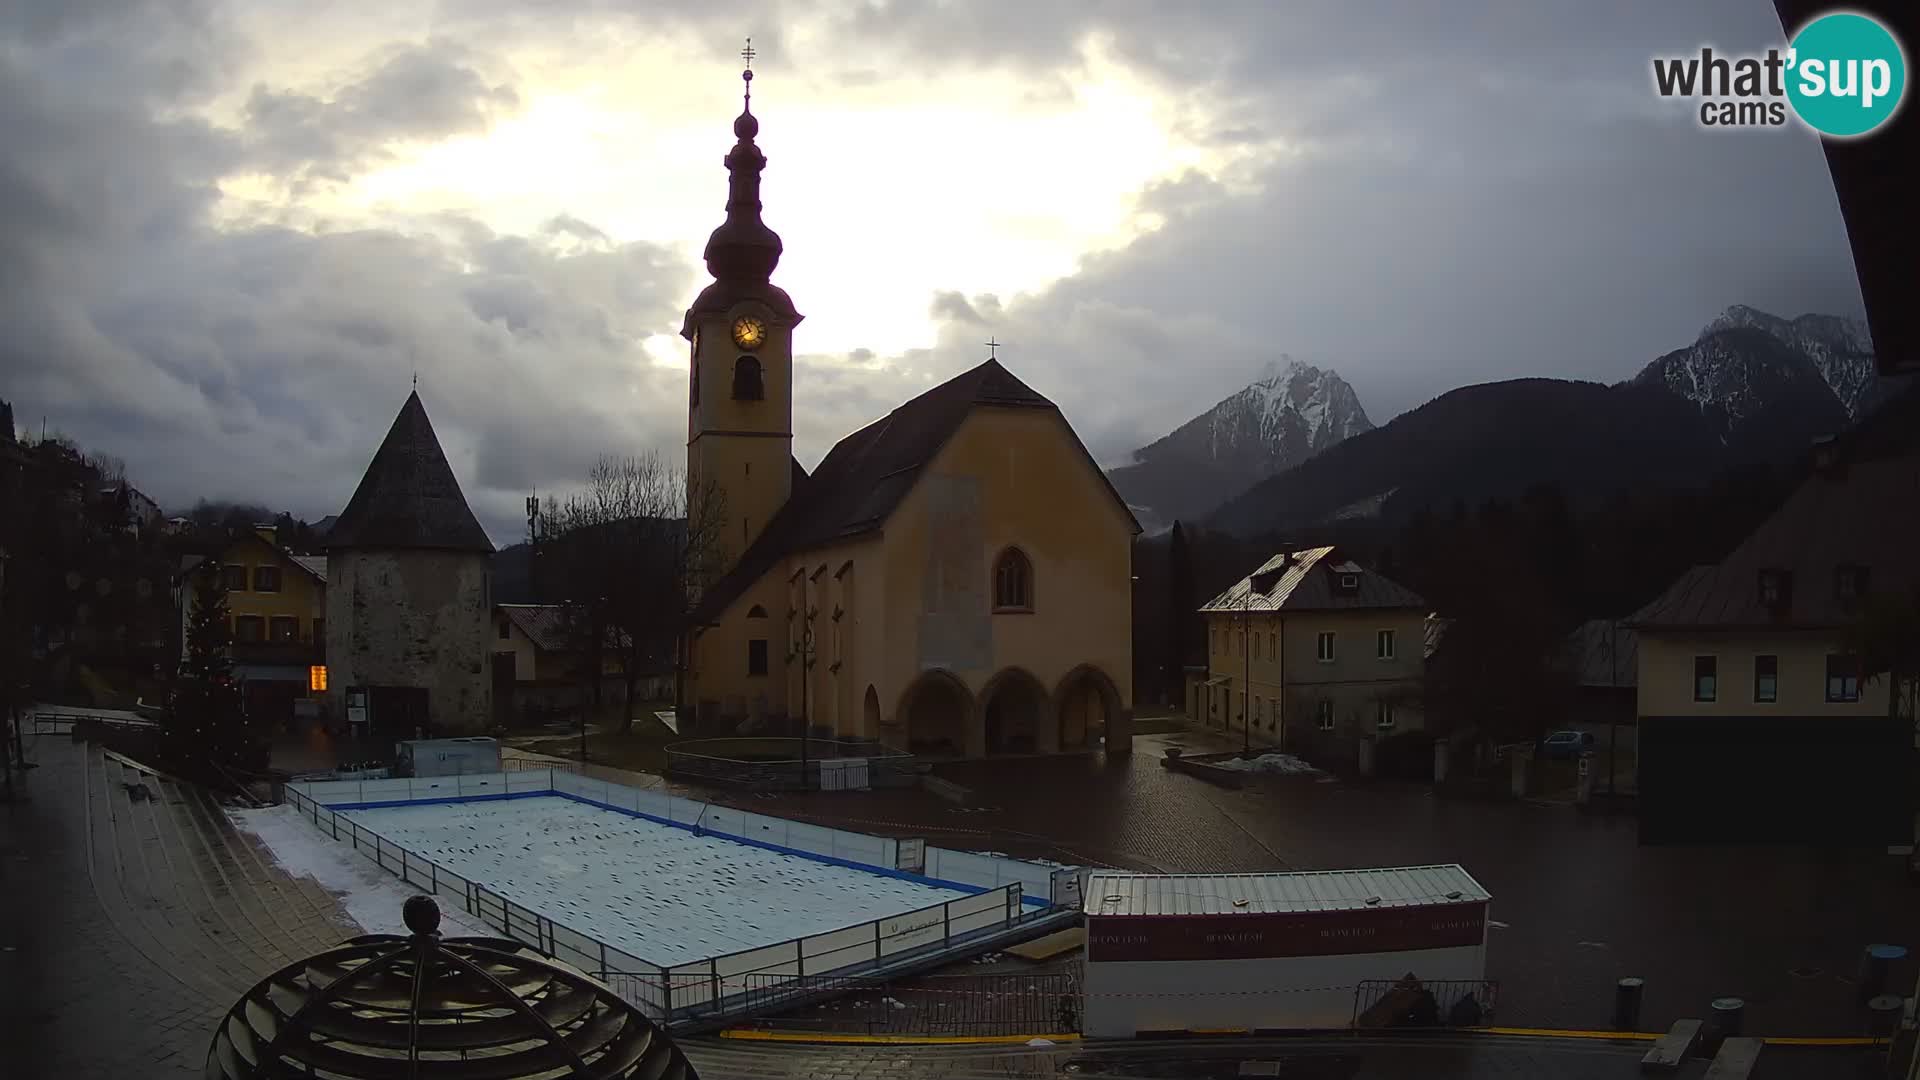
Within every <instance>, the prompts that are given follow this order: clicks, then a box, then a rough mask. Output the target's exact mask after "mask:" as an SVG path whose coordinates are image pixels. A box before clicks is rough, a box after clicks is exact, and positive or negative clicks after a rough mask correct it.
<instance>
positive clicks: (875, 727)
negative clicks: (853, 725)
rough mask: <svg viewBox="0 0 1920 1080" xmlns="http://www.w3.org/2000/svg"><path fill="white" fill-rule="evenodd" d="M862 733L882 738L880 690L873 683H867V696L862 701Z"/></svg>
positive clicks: (870, 736) (874, 737) (869, 736)
mask: <svg viewBox="0 0 1920 1080" xmlns="http://www.w3.org/2000/svg"><path fill="white" fill-rule="evenodd" d="M860 734H862V735H865V736H867V737H868V738H873V739H878V738H880V692H879V691H878V690H875V689H874V688H873V684H872V683H868V684H867V696H866V698H865V699H864V700H862V701H861V702H860ZM882 741H885V740H882Z"/></svg>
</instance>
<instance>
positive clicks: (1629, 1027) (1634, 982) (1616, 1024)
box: [1613, 976, 1647, 1031]
mask: <svg viewBox="0 0 1920 1080" xmlns="http://www.w3.org/2000/svg"><path fill="white" fill-rule="evenodd" d="M1646 985H1647V981H1646V980H1645V979H1637V978H1634V977H1632V976H1628V977H1627V978H1624V979H1621V980H1620V981H1619V982H1617V983H1614V984H1613V1030H1615V1031H1638V1030H1639V1029H1640V994H1641V991H1642V990H1644V989H1645V988H1646Z"/></svg>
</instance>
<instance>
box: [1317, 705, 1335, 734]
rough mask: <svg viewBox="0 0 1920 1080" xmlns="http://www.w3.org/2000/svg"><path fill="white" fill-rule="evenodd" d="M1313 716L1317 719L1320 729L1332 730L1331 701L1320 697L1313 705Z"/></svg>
mask: <svg viewBox="0 0 1920 1080" xmlns="http://www.w3.org/2000/svg"><path fill="white" fill-rule="evenodd" d="M1314 716H1315V717H1316V718H1317V719H1318V720H1319V723H1320V730H1321V731H1332V730H1333V702H1332V701H1328V700H1325V699H1322V700H1321V702H1320V704H1318V705H1316V706H1315V707H1314Z"/></svg>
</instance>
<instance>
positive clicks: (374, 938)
mask: <svg viewBox="0 0 1920 1080" xmlns="http://www.w3.org/2000/svg"><path fill="white" fill-rule="evenodd" d="M404 913H405V917H406V923H407V928H408V929H410V930H412V931H413V934H412V935H411V936H406V937H403V936H400V935H396V934H371V935H367V936H364V937H357V938H353V939H351V940H348V941H346V942H344V943H343V944H341V945H340V947H339V948H336V949H332V950H329V951H327V952H324V953H321V954H319V955H318V956H314V957H312V958H310V959H307V960H303V961H301V962H300V963H297V964H290V965H288V966H286V967H284V968H281V969H280V970H279V971H276V972H274V973H273V974H272V975H269V976H268V977H267V978H265V979H263V980H261V982H260V984H259V985H257V986H255V987H254V988H253V989H252V990H249V991H248V992H247V993H246V994H245V996H243V997H242V998H241V999H240V1000H239V1001H238V1002H237V1003H235V1004H234V1006H233V1008H232V1009H230V1010H228V1012H227V1016H226V1019H225V1020H224V1021H222V1023H221V1025H220V1029H219V1030H218V1031H216V1032H215V1033H214V1036H213V1043H212V1045H211V1046H209V1047H208V1049H207V1069H206V1075H207V1076H208V1078H209V1080H242V1078H249V1080H250V1078H254V1077H262V1078H264V1077H294V1076H300V1077H307V1076H316V1077H336V1078H339V1080H362V1078H365V1080H412V1078H415V1077H440V1078H445V1080H460V1078H465V1077H473V1078H481V1077H484V1078H487V1080H530V1078H534V1077H541V1078H547V1077H553V1078H559V1077H592V1078H594V1080H629V1078H644V1080H697V1075H696V1074H695V1072H694V1069H693V1066H692V1065H691V1064H689V1063H688V1062H687V1059H686V1056H685V1055H684V1054H682V1053H681V1052H680V1048H679V1047H678V1046H676V1045H674V1042H673V1040H672V1038H670V1037H669V1036H668V1035H667V1033H666V1032H665V1031H664V1030H662V1029H661V1028H660V1027H659V1026H658V1025H656V1024H654V1023H653V1022H652V1021H650V1020H648V1019H647V1018H646V1017H645V1016H642V1015H641V1014H640V1013H639V1012H638V1011H637V1010H636V1009H635V1008H634V1007H633V1006H632V1005H630V1004H628V1003H627V1002H625V1001H623V1000H621V999H620V998H619V997H618V996H616V995H615V994H614V993H613V991H612V990H610V989H608V988H607V987H606V986H605V985H603V984H601V983H599V982H597V981H595V980H594V979H592V978H589V977H588V976H586V975H584V974H581V973H580V972H578V971H574V970H573V969H571V968H567V967H564V966H561V965H559V964H556V963H554V962H553V961H551V960H548V959H547V958H545V957H543V956H540V955H538V954H537V953H534V952H532V951H531V950H529V949H527V948H526V947H525V946H523V945H521V944H520V943H519V942H516V941H508V940H505V939H502V938H477V937H476V938H445V939H443V938H441V937H440V935H439V933H438V932H437V931H438V927H439V925H440V909H439V907H437V906H436V905H435V904H434V902H433V900H432V898H430V897H426V896H415V897H413V898H411V899H409V900H408V901H407V903H406V906H405V909H404Z"/></svg>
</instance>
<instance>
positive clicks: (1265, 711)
mask: <svg viewBox="0 0 1920 1080" xmlns="http://www.w3.org/2000/svg"><path fill="white" fill-rule="evenodd" d="M1200 614H1201V617H1202V618H1203V619H1204V620H1205V622H1206V629H1207V666H1206V672H1205V674H1204V676H1200V677H1195V678H1191V679H1190V685H1189V687H1188V692H1187V702H1188V708H1189V710H1190V715H1191V716H1192V717H1193V719H1194V720H1195V721H1196V722H1198V723H1200V724H1203V725H1207V726H1211V727H1214V728H1217V729H1220V730H1223V731H1229V732H1234V733H1237V734H1239V735H1241V737H1242V738H1245V739H1247V740H1248V741H1250V742H1252V743H1254V744H1256V745H1277V746H1282V747H1284V748H1285V749H1287V750H1289V751H1292V752H1296V753H1303V754H1309V755H1313V756H1316V757H1320V758H1323V759H1333V760H1352V759H1354V758H1356V757H1357V755H1358V747H1359V744H1360V742H1361V741H1362V740H1363V739H1367V738H1374V739H1379V738H1385V737H1387V736H1391V735H1395V734H1399V733H1402V732H1407V731H1418V730H1420V729H1421V728H1422V727H1424V726H1425V721H1424V715H1423V713H1422V710H1421V708H1420V687H1421V681H1422V679H1423V677H1424V675H1425V672H1426V635H1427V608H1426V603H1425V601H1423V600H1422V599H1421V598H1420V597H1419V595H1417V594H1416V593H1414V592H1413V591H1412V590H1410V589H1408V588H1406V587H1405V586H1402V585H1400V584H1399V583H1397V582H1394V581H1392V580H1390V579H1388V578H1386V577H1384V576H1383V575H1381V574H1378V573H1375V572H1373V571H1371V570H1368V569H1367V568H1365V567H1363V566H1361V565H1359V564H1358V563H1355V562H1353V561H1352V560H1350V559H1347V558H1346V557H1345V556H1343V555H1340V554H1339V553H1337V552H1336V550H1335V549H1334V548H1331V547H1316V548H1307V549H1305V550H1302V551H1283V552H1280V553H1279V554H1277V555H1275V556H1274V557H1273V558H1271V559H1268V560H1267V561H1266V562H1265V563H1262V564H1261V565H1260V567H1259V569H1257V570H1255V571H1254V572H1253V573H1251V574H1249V575H1247V576H1246V577H1244V578H1241V579H1240V580H1239V581H1237V582H1235V583H1234V584H1233V585H1232V586H1230V587H1228V588H1227V590H1226V591H1225V592H1222V593H1221V594H1220V595H1219V596H1216V597H1214V598H1213V599H1212V600H1210V601H1208V602H1207V603H1206V604H1205V605H1203V606H1202V607H1201V608H1200ZM1248 717H1251V718H1252V725H1251V726H1252V731H1251V732H1248V730H1247V728H1248Z"/></svg>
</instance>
